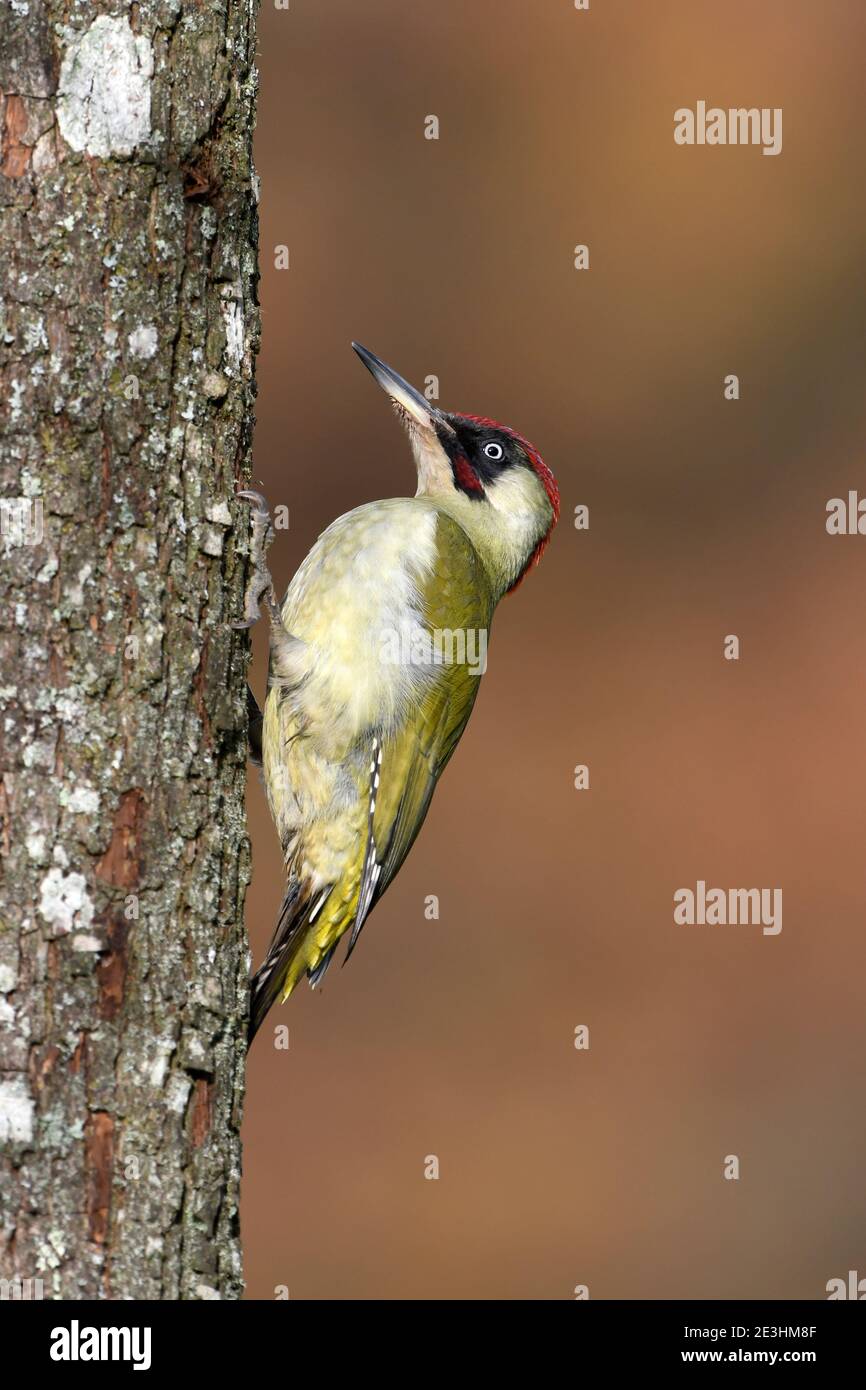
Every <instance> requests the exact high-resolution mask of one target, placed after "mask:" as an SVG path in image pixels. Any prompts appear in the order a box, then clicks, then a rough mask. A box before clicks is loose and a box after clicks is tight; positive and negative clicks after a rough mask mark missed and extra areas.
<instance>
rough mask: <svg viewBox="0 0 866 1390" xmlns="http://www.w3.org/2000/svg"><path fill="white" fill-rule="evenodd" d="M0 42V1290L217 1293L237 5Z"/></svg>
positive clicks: (242, 320)
mask: <svg viewBox="0 0 866 1390" xmlns="http://www.w3.org/2000/svg"><path fill="white" fill-rule="evenodd" d="M109 3H110V4H111V3H112V0H109ZM2 24H3V35H2V44H0V128H2V135H3V140H2V171H0V218H2V221H0V262H2V264H3V267H4V269H3V279H4V282H5V284H4V289H3V305H2V310H3V312H2V315H0V317H2V320H3V323H2V330H0V353H2V357H0V423H2V430H3V441H4V442H3V446H2V459H0V496H2V497H3V498H5V499H6V501H5V502H4V503H3V504H2V507H0V511H2V523H3V525H2V529H3V533H4V534H3V538H2V548H3V554H4V563H3V571H2V578H0V597H2V602H0V629H2V631H0V684H2V686H3V689H2V704H3V716H2V719H0V774H2V781H0V865H2V890H0V893H2V897H0V1029H2V1040H0V1144H2V1164H0V1203H2V1206H0V1222H2V1250H3V1261H2V1269H0V1274H2V1276H3V1277H4V1278H5V1279H9V1280H19V1279H20V1280H21V1281H25V1280H42V1285H43V1293H44V1296H45V1297H46V1298H67V1299H82V1298H150V1299H154V1298H155V1299H174V1298H236V1297H238V1296H239V1295H240V1293H241V1292H242V1279H241V1260H240V1248H239V1236H238V1186H239V1177H240V1141H239V1125H240V1111H241V1101H242V1093H243V1075H244V1057H245V1037H244V1032H245V1029H244V1014H245V1010H246V996H247V974H248V952H247V946H246V939H245V936H244V930H243V918H242V913H243V895H244V889H245V885H246V882H247V879H248V874H249V849H248V841H247V837H246V825H245V819H244V801H243V794H244V770H245V769H244V764H245V756H246V736H245V718H246V716H245V712H244V700H243V693H244V673H245V665H246V659H247V651H248V644H247V641H246V638H245V637H244V636H241V635H239V634H238V633H236V632H233V631H232V629H231V628H230V626H229V624H230V623H231V621H232V620H233V619H234V618H236V617H238V616H239V615H240V614H241V611H242V588H243V578H244V557H245V554H246V551H247V541H246V536H247V526H248V519H247V512H246V509H245V508H244V507H243V506H242V505H241V504H236V503H235V502H234V501H233V493H234V489H235V484H236V481H237V480H238V479H239V478H240V477H241V476H242V475H243V474H244V473H245V472H246V471H248V462H249V449H250V433H251V424H252V404H253V394H254V385H253V360H254V354H255V349H256V344H257V334H258V320H257V309H256V299H255V289H256V274H257V272H256V230H257V229H256V209H255V192H254V175H253V172H252V161H251V144H252V127H253V120H254V113H255V91H256V74H255V70H254V68H253V66H252V61H253V51H254V39H255V0H237V2H236V0H230V3H228V4H226V3H225V0H213V2H212V3H209V4H207V5H201V4H198V3H195V2H194V0H183V3H180V0H154V2H153V3H151V0H142V3H135V4H133V5H132V6H131V7H128V6H125V5H117V6H116V8H113V9H111V10H110V11H109V13H107V14H106V13H101V12H100V9H99V7H98V6H96V5H88V4H85V3H79V4H77V5H76V6H74V7H73V8H72V9H70V8H69V6H68V5H67V4H66V3H65V0H48V3H40V0H12V3H11V9H10V8H9V7H7V6H4V10H3V19H2ZM16 498H17V499H20V500H19V501H18V502H15V501H14V500H10V499H16ZM40 506H41V513H42V515H41V528H40ZM40 529H41V530H42V535H41V536H40ZM29 1291H30V1292H31V1293H35V1294H36V1295H37V1296H38V1292H39V1290H38V1286H36V1285H31V1286H30V1289H29ZM4 1292H6V1293H7V1294H8V1292H9V1290H8V1289H5V1290H4ZM24 1292H25V1294H26V1293H27V1292H28V1289H27V1287H26V1286H24Z"/></svg>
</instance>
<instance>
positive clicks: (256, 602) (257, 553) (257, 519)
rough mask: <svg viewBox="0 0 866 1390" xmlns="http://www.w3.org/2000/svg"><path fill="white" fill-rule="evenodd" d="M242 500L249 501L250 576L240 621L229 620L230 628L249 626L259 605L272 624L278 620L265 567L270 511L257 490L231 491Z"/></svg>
mask: <svg viewBox="0 0 866 1390" xmlns="http://www.w3.org/2000/svg"><path fill="white" fill-rule="evenodd" d="M235 496H236V497H238V498H240V499H241V500H242V501H244V502H249V503H251V522H252V535H251V537H250V577H249V579H248V581H247V587H246V592H245V594H244V621H243V622H242V623H232V627H234V628H239V629H243V628H248V627H252V625H253V623H255V622H257V621H258V619H259V618H260V617H261V612H260V604H261V602H262V600H263V599H264V603H265V607H266V608H267V610H268V615H269V617H270V619H271V622H272V623H279V622H280V612H279V608H278V607H277V600H276V596H275V594H274V581H273V580H272V579H271V572H270V570H269V569H268V561H267V554H268V546H269V545H270V543H271V541H272V540H273V539H274V528H273V526H272V525H271V514H270V512H269V511H268V504H267V502H266V500H265V498H264V497H263V496H262V494H261V493H260V492H254V491H253V490H252V489H244V490H242V491H240V492H237V493H236V494H235Z"/></svg>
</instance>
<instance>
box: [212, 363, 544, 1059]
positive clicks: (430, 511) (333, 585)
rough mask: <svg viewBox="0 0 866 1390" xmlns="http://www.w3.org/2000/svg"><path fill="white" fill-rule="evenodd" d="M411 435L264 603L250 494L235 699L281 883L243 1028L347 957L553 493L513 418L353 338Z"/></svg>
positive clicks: (259, 501) (468, 707)
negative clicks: (257, 660)
mask: <svg viewBox="0 0 866 1390" xmlns="http://www.w3.org/2000/svg"><path fill="white" fill-rule="evenodd" d="M352 346H353V348H354V350H355V352H356V353H357V354H358V356H359V357H360V359H361V361H362V362H363V363H364V365H365V366H366V367H367V368H368V369H369V371H370V372H371V373H372V375H373V377H374V378H375V380H376V381H377V383H378V384H379V386H380V387H381V388H382V390H383V391H384V392H385V393H386V395H387V396H388V397H389V399H390V401H391V404H392V406H393V407H394V410H395V411H396V413H397V415H398V417H399V419H400V420H401V422H402V424H403V425H404V427H405V429H406V432H407V434H408V436H409V443H410V446H411V449H412V453H413V455H414V460H415V466H416V469H417V474H418V490H417V492H416V494H415V496H414V497H396V498H391V499H389V500H387V501H382V502H368V503H366V504H365V505H363V506H360V507H356V508H355V510H354V511H351V512H348V513H347V514H346V515H345V516H341V517H338V519H337V520H336V521H335V522H333V523H332V525H330V526H329V527H328V528H327V530H326V531H324V532H323V534H322V535H321V536H320V537H319V539H318V540H317V541H316V543H315V545H314V546H313V548H312V550H311V551H310V553H309V554H308V555H307V558H306V559H305V560H304V562H303V563H302V565H301V567H300V569H299V570H298V571H297V573H296V575H295V577H294V579H293V580H292V581H291V583H290V585H289V587H288V590H287V592H286V596H285V598H284V600H283V602H282V604H281V605H278V604H277V602H276V597H275V594H274V588H273V583H272V581H271V577H270V574H269V572H268V568H267V562H266V552H267V547H268V545H269V543H270V541H271V540H272V538H273V530H272V527H271V525H270V515H269V512H268V508H267V503H266V502H265V499H264V498H263V497H262V495H261V494H260V493H257V492H253V491H250V490H245V491H241V492H240V493H239V494H238V496H239V497H241V498H243V499H245V500H246V501H248V502H250V503H251V504H253V509H252V513H251V517H252V539H251V545H250V556H251V577H250V581H249V584H248V586H247V591H246V601H245V618H244V621H243V622H240V623H238V624H237V626H238V627H249V626H251V625H252V623H253V622H255V621H256V619H257V617H258V616H259V603H260V602H261V601H262V600H264V603H265V606H266V609H267V612H268V616H269V620H270V665H269V674H268V687H269V688H268V695H267V699H266V702H265V706H264V712H263V713H262V712H261V711H260V710H259V708H258V705H257V703H256V701H255V699H254V697H253V696H252V694H251V693H250V695H249V701H248V708H249V712H250V743H251V755H252V756H253V757H254V758H256V757H257V755H259V754H260V756H261V761H262V763H263V771H264V781H265V789H266V793H267V798H268V803H269V805H270V809H271V814H272V816H273V819H274V822H275V824H276V828H277V832H278V834H279V837H280V842H281V845H282V849H283V855H284V858H285V865H286V871H287V879H288V882H287V888H286V893H285V897H284V899H283V903H282V907H281V910H280V914H279V918H278V921H277V925H276V929H275V931H274V935H273V939H272V941H271V944H270V947H269V949H268V953H267V956H266V958H265V961H264V963H263V964H262V966H261V968H260V969H259V970H258V971H257V973H256V974H255V976H254V977H253V981H252V998H251V1004H250V1015H251V1016H250V1040H252V1038H253V1037H254V1036H255V1033H256V1032H257V1030H258V1028H259V1027H260V1025H261V1023H262V1020H263V1019H264V1017H265V1015H266V1014H267V1012H268V1010H269V1009H270V1007H271V1005H272V1004H273V1003H274V1001H275V1000H276V999H277V997H278V996H279V997H281V999H282V1000H285V999H287V998H288V996H289V994H291V992H292V990H293V989H294V987H295V985H296V984H297V982H298V980H299V979H300V978H301V976H302V975H304V974H306V975H307V977H308V979H309V981H310V983H311V985H313V986H315V985H317V984H318V983H319V982H320V981H321V979H322V977H323V976H324V974H325V971H326V970H327V968H328V965H329V964H330V962H331V959H332V957H333V954H334V951H335V950H336V947H337V944H338V942H339V941H340V940H341V938H342V937H344V936H346V935H348V938H349V940H348V949H347V951H346V960H348V958H349V956H350V955H351V953H352V951H353V950H354V948H355V946H356V944H357V941H358V937H359V935H360V933H361V929H362V927H363V926H364V923H365V922H366V920H367V918H368V916H369V914H370V912H371V910H372V909H373V907H374V906H375V904H376V903H377V902H378V901H379V899H380V898H381V896H382V894H383V893H384V892H385V889H386V888H387V887H388V884H389V883H390V882H391V880H392V879H393V878H394V875H395V874H396V873H397V870H398V869H399V868H400V866H401V864H402V863H403V860H404V859H405V858H406V855H407V854H408V853H409V850H410V849H411V847H412V844H413V842H414V840H415V837H416V835H417V834H418V831H419V830H420V828H421V825H422V823H423V821H424V817H425V816H426V814H427V810H428V807H429V805H430V801H431V798H432V796H433V792H434V790H435V788H436V783H437V782H438V781H439V778H440V776H441V775H442V772H443V770H444V768H445V765H446V763H447V762H448V759H449V758H450V757H451V754H452V753H453V752H454V749H455V748H456V746H457V743H458V741H459V739H460V736H461V734H462V733H463V730H464V729H465V727H466V722H467V720H468V719H469V715H470V714H471V712H472V707H473V705H474V703H475V697H476V695H477V693H478V686H479V683H480V679H481V674H482V671H483V657H482V649H483V652H484V653H486V642H487V634H488V632H489V629H490V622H491V619H492V617H493V611H494V609H495V608H496V605H497V604H498V602H499V600H500V599H501V598H502V597H503V595H505V594H508V593H511V592H513V590H514V589H516V588H517V586H518V584H519V583H520V582H521V580H522V579H523V577H524V576H525V574H526V573H527V571H528V570H529V569H530V568H531V567H532V566H533V565H536V564H537V563H538V561H539V560H540V558H541V555H542V552H543V551H544V549H545V546H546V545H547V542H548V540H549V538H550V534H551V531H552V530H553V527H554V526H555V524H556V521H557V518H558V516H559V490H558V488H557V485H556V481H555V479H554V476H553V474H552V473H551V471H550V469H549V468H548V467H547V465H546V464H545V463H544V462H543V460H542V459H541V456H540V455H539V453H538V451H537V450H536V449H535V448H534V447H533V446H532V445H531V444H530V443H529V441H528V440H526V439H524V438H523V436H522V435H520V434H518V433H517V431H516V430H513V429H509V428H508V427H507V426H505V425H501V424H497V422H496V421H495V420H490V419H488V418H486V417H484V416H479V415H458V414H448V413H446V412H444V411H442V410H439V409H437V408H435V407H434V406H433V405H432V404H431V403H430V402H429V401H427V400H426V399H425V398H424V397H423V396H422V395H421V394H420V393H419V392H418V391H416V390H415V389H414V387H412V386H410V385H409V383H408V382H407V381H405V380H404V379H403V377H401V376H399V375H398V373H397V372H395V371H393V370H392V368H391V367H388V366H386V364H385V363H384V362H382V361H380V359H379V358H378V357H376V356H374V354H373V353H372V352H369V351H368V350H367V349H366V348H364V347H362V346H361V345H360V344H359V343H353V344H352Z"/></svg>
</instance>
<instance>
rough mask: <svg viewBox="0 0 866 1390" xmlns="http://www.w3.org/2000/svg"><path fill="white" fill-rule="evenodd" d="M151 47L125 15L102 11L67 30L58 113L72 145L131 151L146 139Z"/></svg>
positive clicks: (90, 150) (101, 153)
mask: <svg viewBox="0 0 866 1390" xmlns="http://www.w3.org/2000/svg"><path fill="white" fill-rule="evenodd" d="M152 78H153V48H152V46H151V42H150V39H148V38H146V37H145V36H144V35H143V34H134V33H133V32H132V29H131V28H130V26H129V21H128V20H127V19H126V18H115V17H113V16H111V15H100V16H99V17H98V18H97V19H95V20H94V21H93V23H92V24H91V25H90V27H89V28H88V29H86V30H85V31H84V33H83V34H76V33H74V32H69V33H68V35H67V41H66V52H65V54H64V57H63V64H62V66H61V69H60V85H59V92H58V99H57V119H58V122H59V125H60V133H61V135H62V136H63V138H64V140H65V141H66V143H67V145H70V146H71V147H72V149H73V150H85V151H86V152H87V154H91V155H96V156H97V157H98V158H104V157H105V156H107V155H120V156H129V155H131V154H132V152H133V150H134V149H135V148H136V146H137V145H143V144H145V143H146V142H147V141H148V140H149V139H150V133H151V131H150V84H151V79H152Z"/></svg>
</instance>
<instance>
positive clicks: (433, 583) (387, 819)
mask: <svg viewBox="0 0 866 1390" xmlns="http://www.w3.org/2000/svg"><path fill="white" fill-rule="evenodd" d="M436 548H437V561H436V564H435V567H434V570H433V572H432V574H431V575H430V578H429V580H428V582H427V584H426V587H425V590H424V593H423V594H422V607H423V619H424V623H425V625H426V627H427V628H428V630H430V632H432V633H433V634H437V633H438V634H444V637H443V640H442V647H441V651H442V656H443V661H442V664H441V665H437V666H435V667H434V672H435V676H434V679H432V680H431V682H430V685H429V687H428V689H427V691H426V693H425V695H424V698H423V699H422V700H421V701H420V702H419V704H418V706H417V708H415V709H414V710H413V711H412V712H411V714H410V715H409V717H408V718H407V720H406V723H405V724H404V725H402V727H401V728H400V729H399V730H398V731H397V732H396V733H394V734H392V735H391V736H390V737H387V738H385V739H383V740H382V741H381V742H378V743H377V744H376V746H375V747H374V749H373V762H372V765H371V801H370V805H371V812H370V830H369V836H368V841H367V850H366V855H365V860H364V868H363V872H362V877H361V886H360V894H359V898H358V910H357V915H356V917H355V922H354V925H353V928H352V936H351V939H350V942H349V949H348V951H347V959H348V956H349V954H350V953H351V951H352V950H353V948H354V946H355V943H356V941H357V939H358V936H359V935H360V932H361V928H362V927H363V925H364V922H365V920H366V918H367V916H368V914H369V912H370V910H371V909H372V907H373V906H374V904H375V903H376V902H378V900H379V898H380V897H381V896H382V894H383V893H384V891H385V889H386V888H387V886H388V884H389V883H390V882H391V880H392V879H393V877H394V875H395V874H396V872H397V870H398V869H399V868H400V865H401V864H402V863H403V860H404V859H405V858H406V855H407V854H408V853H409V850H410V849H411V847H412V844H413V842H414V840H415V837H416V835H417V834H418V831H419V830H420V829H421V826H422V824H423V821H424V817H425V816H426V814H427V808H428V807H429V805H430V800H431V798H432V796H433V792H434V791H435V789H436V783H437V782H438V780H439V778H440V776H441V774H442V771H443V769H444V767H445V764H446V763H447V762H448V759H449V758H450V757H451V754H452V753H453V752H454V749H455V748H456V747H457V743H458V742H459V739H460V735H461V734H462V733H463V730H464V729H465V727H466V722H467V720H468V718H469V716H470V714H471V713H472V706H473V705H474V703H475V697H476V695H477V694H478V686H479V684H480V681H481V675H480V674H479V672H478V668H477V665H476V664H474V663H473V661H472V660H471V658H477V656H478V654H479V651H481V652H485V651H486V645H485V646H484V647H483V648H481V647H479V642H481V641H483V642H484V643H485V644H486V640H487V634H488V632H489V628H490V621H491V618H492V616H493V607H494V604H493V597H492V594H491V591H490V585H489V583H488V580H487V576H486V574H485V573H484V570H483V568H482V566H481V562H480V560H479V559H478V555H477V553H476V551H475V548H474V547H473V546H472V544H471V542H470V541H469V539H468V538H467V536H466V533H465V532H464V531H463V530H462V528H461V527H460V526H458V525H457V523H456V522H455V521H453V520H452V519H451V518H450V517H448V516H446V515H445V514H444V513H441V512H440V513H439V519H438V525H437V532H436ZM448 634H451V635H452V636H451V639H450V644H451V645H450V650H449V638H448ZM482 634H483V637H482ZM461 642H463V643H464V644H465V650H464V651H463V652H461ZM449 655H450V656H451V657H452V658H459V657H461V656H464V657H465V659H462V660H461V659H452V660H447V659H446V658H447V657H448V656H449Z"/></svg>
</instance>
